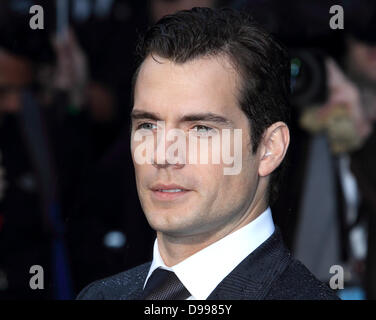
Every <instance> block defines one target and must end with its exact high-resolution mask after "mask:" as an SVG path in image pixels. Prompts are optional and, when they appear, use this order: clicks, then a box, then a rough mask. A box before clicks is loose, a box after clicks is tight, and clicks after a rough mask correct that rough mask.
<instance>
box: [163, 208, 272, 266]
mask: <svg viewBox="0 0 376 320" xmlns="http://www.w3.org/2000/svg"><path fill="white" fill-rule="evenodd" d="M265 203H266V202H264V201H262V202H261V201H260V203H259V204H258V205H256V206H254V207H253V208H250V209H249V210H247V212H246V213H245V214H243V215H242V216H241V218H239V219H238V220H237V221H233V222H232V223H229V224H227V225H226V226H225V227H224V228H221V229H219V230H218V229H216V230H214V231H209V232H205V233H202V234H195V235H187V236H175V235H169V234H166V233H162V232H157V241H158V248H159V253H160V255H161V257H162V259H163V261H164V263H165V265H166V266H168V267H172V266H174V265H176V264H178V263H179V262H181V261H183V260H185V259H187V258H188V257H190V256H192V255H193V254H195V253H196V252H198V251H200V250H202V249H204V248H206V247H208V246H210V245H211V244H213V243H214V242H217V241H218V240H220V239H222V238H224V237H226V236H227V235H229V234H231V233H233V232H235V231H236V230H239V229H240V228H242V227H244V226H246V225H247V224H249V223H250V222H252V221H253V220H254V219H256V218H257V217H258V216H259V215H260V214H261V213H262V212H264V211H265V210H266V208H267V205H266V204H265Z"/></svg>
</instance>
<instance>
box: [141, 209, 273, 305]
mask: <svg viewBox="0 0 376 320" xmlns="http://www.w3.org/2000/svg"><path fill="white" fill-rule="evenodd" d="M274 229H275V227H274V223H273V218H272V213H271V210H270V208H268V209H266V210H265V211H264V212H263V213H262V214H261V215H260V216H258V217H257V218H256V219H255V220H253V221H251V222H250V223H249V224H247V225H246V226H244V227H242V228H240V229H239V230H236V231H235V232H233V233H231V234H229V235H227V236H226V237H224V238H222V239H220V240H218V241H216V242H214V243H212V244H211V245H209V246H208V247H206V248H204V249H202V250H200V251H198V252H196V253H195V254H193V255H192V256H190V257H188V258H187V259H185V260H183V261H181V262H179V263H178V264H176V265H174V266H172V267H167V266H166V265H165V263H164V262H163V259H162V257H161V255H160V253H159V249H158V241H157V239H156V240H155V242H154V251H153V261H152V264H151V267H150V270H149V273H148V276H147V277H146V280H145V284H144V287H145V285H146V282H147V281H148V279H149V277H150V276H151V274H152V273H153V271H154V270H155V269H157V268H161V269H165V270H169V271H173V272H174V273H175V274H176V276H177V277H178V278H179V280H180V281H181V282H182V283H183V285H184V286H185V287H186V288H187V289H188V291H189V292H190V293H191V296H190V297H189V298H188V299H187V300H205V299H206V298H207V297H208V296H209V295H210V294H211V292H212V291H213V290H214V289H215V288H216V287H217V286H218V284H219V283H220V282H221V281H222V280H223V279H224V278H225V277H226V276H227V275H228V274H229V273H231V271H232V270H234V269H235V267H236V266H237V265H238V264H239V263H240V262H242V261H243V260H244V259H245V258H246V257H247V256H248V255H249V254H251V253H252V252H253V251H254V250H255V249H256V248H257V247H259V246H260V245H261V244H262V243H263V242H264V241H265V240H266V239H268V238H269V237H270V236H271V235H272V233H273V232H274Z"/></svg>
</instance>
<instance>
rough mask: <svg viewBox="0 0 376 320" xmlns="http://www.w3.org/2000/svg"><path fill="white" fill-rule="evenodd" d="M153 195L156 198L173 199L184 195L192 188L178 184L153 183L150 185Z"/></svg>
mask: <svg viewBox="0 0 376 320" xmlns="http://www.w3.org/2000/svg"><path fill="white" fill-rule="evenodd" d="M151 190H152V194H153V197H154V198H155V199H157V200H162V201H163V200H164V201H168V200H174V199H178V198H181V197H184V196H185V195H186V194H187V193H189V192H190V191H192V190H189V189H187V188H185V187H183V186H181V185H178V184H161V183H158V184H155V185H153V186H152V187H151Z"/></svg>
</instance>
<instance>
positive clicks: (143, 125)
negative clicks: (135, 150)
mask: <svg viewBox="0 0 376 320" xmlns="http://www.w3.org/2000/svg"><path fill="white" fill-rule="evenodd" d="M156 128H157V125H156V124H154V123H150V122H145V123H141V124H140V125H138V126H137V129H146V130H153V129H156Z"/></svg>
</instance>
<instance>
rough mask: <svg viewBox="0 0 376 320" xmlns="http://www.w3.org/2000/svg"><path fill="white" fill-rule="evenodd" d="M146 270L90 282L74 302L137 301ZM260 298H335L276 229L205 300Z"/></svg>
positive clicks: (147, 267) (128, 272) (143, 268)
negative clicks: (302, 262) (288, 248)
mask: <svg viewBox="0 0 376 320" xmlns="http://www.w3.org/2000/svg"><path fill="white" fill-rule="evenodd" d="M149 268H150V263H146V264H143V265H140V266H138V267H136V268H133V269H131V270H128V271H125V272H122V273H119V274H117V275H114V276H111V277H109V278H106V279H103V280H98V281H96V282H93V283H92V284H90V285H88V286H87V287H86V288H84V289H83V290H82V291H81V292H80V294H79V295H78V297H77V299H79V300H102V299H105V300H134V299H136V300H137V299H140V296H141V293H142V289H143V285H144V282H145V279H146V276H147V274H148V272H149ZM328 272H329V270H328ZM261 299H273V300H276V299H304V300H314V299H315V300H318V299H319V300H320V299H322V300H330V299H339V298H338V297H337V295H336V294H335V293H334V292H333V291H332V290H331V289H330V288H329V287H328V286H327V285H326V284H323V283H322V282H320V281H319V280H317V279H316V278H315V277H314V276H313V275H312V273H311V272H310V271H308V269H307V268H306V267H304V266H303V265H302V264H301V263H300V262H299V261H297V260H295V259H294V258H293V257H292V256H291V253H290V252H289V251H288V250H287V248H286V247H285V245H284V243H283V240H282V236H281V232H280V230H279V228H278V227H276V230H275V232H274V233H273V234H272V235H271V236H270V237H269V239H267V240H266V241H265V242H264V243H263V244H261V245H260V246H259V247H258V248H257V249H256V250H255V251H253V252H252V253H251V254H250V255H248V256H247V257H246V258H245V259H244V260H243V261H242V262H241V263H240V264H239V265H238V266H237V267H236V268H235V269H234V270H233V271H232V272H231V273H230V274H229V275H228V276H227V277H226V278H224V279H223V281H222V282H221V283H220V284H219V285H218V286H217V287H216V288H215V289H214V291H213V292H212V293H211V294H210V296H209V297H208V300H261Z"/></svg>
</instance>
